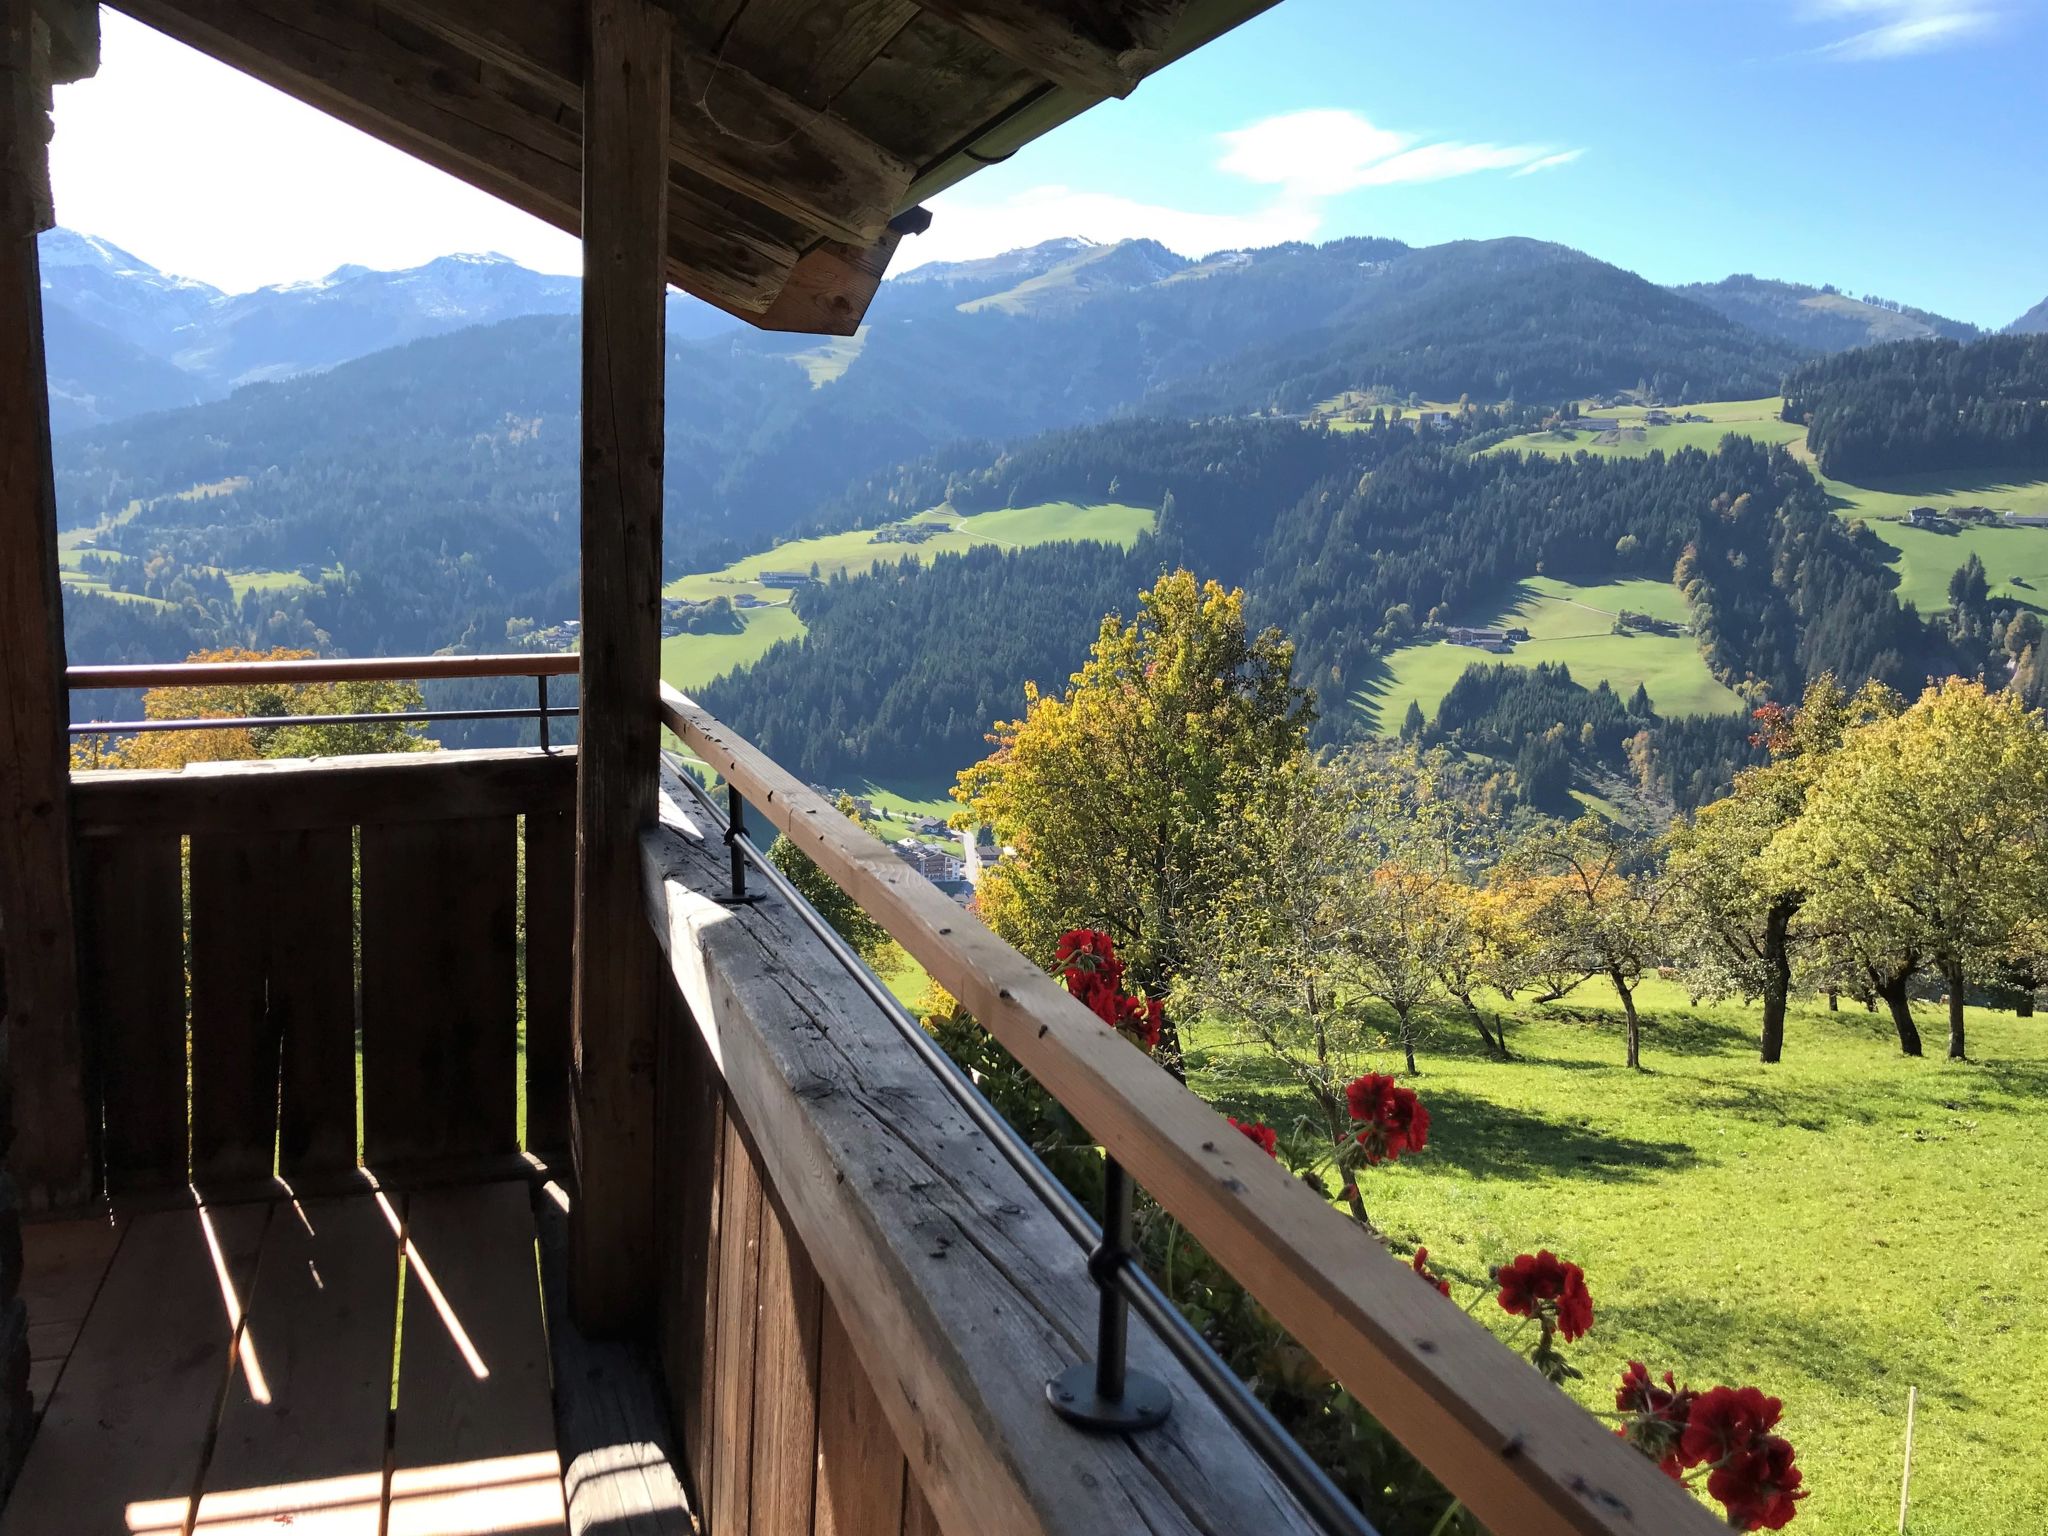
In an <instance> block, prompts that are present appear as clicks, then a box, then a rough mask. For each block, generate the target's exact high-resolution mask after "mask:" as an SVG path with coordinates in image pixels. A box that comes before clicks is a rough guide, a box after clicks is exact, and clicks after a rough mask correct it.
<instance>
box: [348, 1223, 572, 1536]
mask: <svg viewBox="0 0 2048 1536" xmlns="http://www.w3.org/2000/svg"><path fill="white" fill-rule="evenodd" d="M403 1335H404V1336H403V1338H402V1340H401V1342H400V1347H399V1367H398V1412H397V1417H396V1421H395V1425H394V1432H393V1441H392V1474H391V1507H390V1519H389V1523H388V1525H387V1527H386V1529H387V1531H388V1532H389V1536H480V1533H485V1532H498V1531H521V1532H537V1533H543V1536H545V1533H549V1532H555V1533H566V1532H567V1530H568V1525H567V1517H566V1513H565V1511H564V1509H563V1504H562V1483H561V1462H560V1458H559V1456H558V1454H557V1452H556V1449H555V1424H554V1408H553V1403H552V1399H551V1396H550V1392H549V1383H548V1346H547V1336H546V1332H545V1330H544V1328H543V1326H542V1322H541V1301H540V1286H539V1280H538V1277H537V1275H536V1272H535V1267H534V1224H533V1206H532V1197H531V1193H530V1191H529V1189H528V1187H527V1186H526V1185H525V1184H522V1183H510V1184H496V1185H489V1186H485V1187H481V1188H470V1189H443V1190H428V1191H422V1192H420V1193H417V1194H413V1195H410V1196H408V1197H407V1201H406V1280H405V1321H404V1325H403Z"/></svg>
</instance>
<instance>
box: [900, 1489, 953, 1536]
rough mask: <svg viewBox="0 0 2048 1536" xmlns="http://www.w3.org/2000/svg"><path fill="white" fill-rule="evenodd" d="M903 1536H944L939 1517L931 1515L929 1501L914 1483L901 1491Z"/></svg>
mask: <svg viewBox="0 0 2048 1536" xmlns="http://www.w3.org/2000/svg"><path fill="white" fill-rule="evenodd" d="M903 1536H945V1533H944V1531H943V1530H942V1528H941V1527H940V1525H939V1517H938V1516H937V1515H935V1514H933V1513H932V1505H931V1500H929V1499H927V1498H926V1497H925V1496H924V1490H923V1489H922V1488H920V1487H918V1486H917V1484H916V1482H914V1481H913V1482H910V1483H907V1484H906V1485H905V1487H904V1490H903Z"/></svg>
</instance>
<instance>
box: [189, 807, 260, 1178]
mask: <svg viewBox="0 0 2048 1536" xmlns="http://www.w3.org/2000/svg"><path fill="white" fill-rule="evenodd" d="M277 875H278V870H277V840H276V838H275V836H274V835H272V834H268V833H262V832H205V833H200V834H197V835H195V836H194V837H193V839H192V1177H193V1179H194V1181H195V1182H196V1183H199V1184H201V1185H202V1186H205V1185H210V1184H216V1183H230V1184H232V1183H236V1182H240V1181H244V1180H250V1179H260V1178H262V1177H263V1176H265V1175H266V1174H269V1173H270V1172H271V1171H272V1168H273V1166H274V1163H275V1160H276V1151H277V1063H278V1038H277V1029H276V1027H275V1023H274V1021H273V1020H272V1019H271V1016H270V1006H269V997H268V992H269V971H270V965H269V961H270V938H271V926H270V925H271V917H272V914H273V912H274V910H275V906H276V893H277Z"/></svg>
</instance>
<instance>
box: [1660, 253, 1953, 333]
mask: <svg viewBox="0 0 2048 1536" xmlns="http://www.w3.org/2000/svg"><path fill="white" fill-rule="evenodd" d="M1671 291H1672V292H1673V293H1676V294H1679V295H1681V296H1683V297H1685V298H1688V299H1692V300H1694V301H1695V302H1697V303H1701V304H1704V305H1706V306H1707V307H1708V308H1709V309H1711V310H1713V311H1715V312H1716V313H1717V314H1720V315H1724V316H1726V317H1727V318H1728V319H1730V320H1733V321H1734V322H1735V323H1736V324H1738V325H1745V326H1748V327H1749V328H1750V329H1751V330H1753V331H1757V332H1759V333H1761V334H1762V335H1765V336H1774V337H1776V338H1778V339H1779V340H1780V341H1787V342H1790V343H1792V344H1793V345H1794V346H1799V347H1808V348H1811V349H1812V350H1813V351H1816V352H1844V351H1847V350H1848V349H1849V348H1851V347H1868V346H1881V345H1883V344H1884V343H1885V342H1888V341H1921V340H1924V339H1926V338H1928V337H1931V336H1942V337H1946V338H1947V339H1949V340H1950V341H1970V340H1973V339H1975V338H1976V337H1978V336H1980V335H1982V334H1983V332H1981V331H1980V330H1979V329H1978V328H1977V327H1976V326H1974V325H1971V324H1969V323H1968V322H1967V321H1963V320H1951V319H1949V318H1947V317H1946V316H1945V315H1937V314H1935V313H1933V312H1932V311H1931V310H1925V309H1914V308H1913V307H1912V306H1910V305H1905V304H1893V303H1890V302H1889V301H1883V300H1873V299H1857V298H1851V297H1850V296H1849V295H1848V294H1846V293H1842V292H1840V291H1839V290H1837V289H1835V288H1832V287H1826V288H1815V287H1811V286H1810V285H1808V284H1806V283H1786V282H1780V281H1778V280H1777V279H1775V278H1768V277H1752V276H1750V275H1749V274H1748V273H1747V272H1738V273H1737V274H1735V275H1734V276H1733V277H1724V278H1722V279H1721V280H1720V281H1719V282H1718V283H1686V284H1683V285H1681V286H1678V287H1674V288H1673V289H1672V290H1671Z"/></svg>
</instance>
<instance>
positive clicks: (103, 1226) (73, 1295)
mask: <svg viewBox="0 0 2048 1536" xmlns="http://www.w3.org/2000/svg"><path fill="white" fill-rule="evenodd" d="M120 1242H121V1227H120V1226H119V1224H117V1223H115V1222H113V1221H110V1220H108V1219H107V1218H105V1217H103V1216H102V1217H81V1218H79V1219H78V1220H75V1221H33V1222H27V1223H24V1224H23V1226H22V1229H21V1250H22V1267H21V1291H20V1295H21V1299H22V1301H23V1303H24V1304H25V1305H26V1306H27V1307H28V1320H29V1328H28V1342H29V1358H30V1360H31V1361H32V1362H34V1363H36V1364H39V1365H40V1364H45V1363H48V1364H50V1365H52V1366H61V1365H62V1364H63V1362H64V1361H65V1360H66V1359H68V1358H69V1356H70V1354H71V1350H72V1347H73V1346H74V1345H76V1344H77V1342H78V1331H79V1329H80V1328H81V1327H82V1326H83V1325H84V1323H85V1319H86V1314H87V1313H88V1312H90V1311H91V1310H92V1304H93V1299H94V1298H95V1297H96V1296H98V1295H99V1290H100V1284H101V1282H102V1281H104V1280H105V1278H106V1274H107V1266H108V1265H109V1264H110V1263H112V1262H113V1258H114V1253H115V1250H116V1249H117V1248H118V1247H119V1246H120ZM52 1379H53V1380H54V1374H53V1377H52ZM46 1397H47V1394H45V1393H38V1394H37V1396H36V1402H37V1406H38V1407H40V1406H41V1405H42V1403H43V1402H44V1401H45V1400H46Z"/></svg>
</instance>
